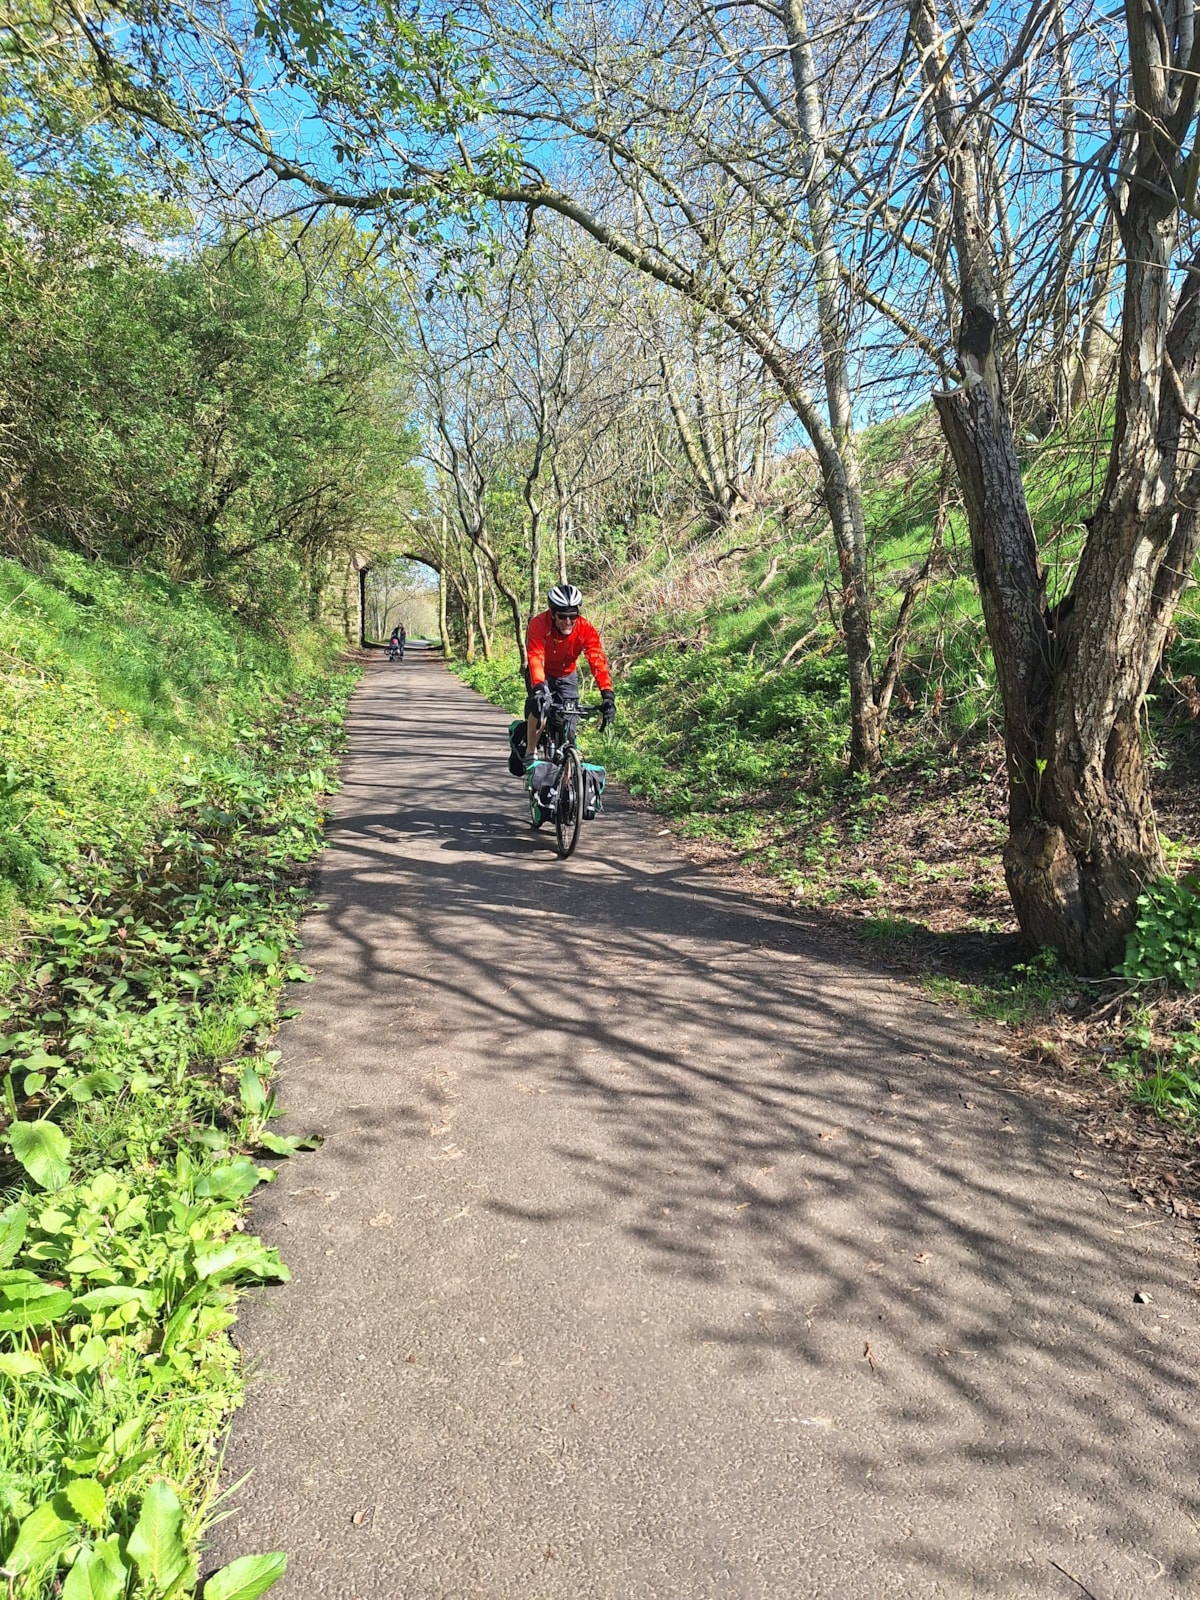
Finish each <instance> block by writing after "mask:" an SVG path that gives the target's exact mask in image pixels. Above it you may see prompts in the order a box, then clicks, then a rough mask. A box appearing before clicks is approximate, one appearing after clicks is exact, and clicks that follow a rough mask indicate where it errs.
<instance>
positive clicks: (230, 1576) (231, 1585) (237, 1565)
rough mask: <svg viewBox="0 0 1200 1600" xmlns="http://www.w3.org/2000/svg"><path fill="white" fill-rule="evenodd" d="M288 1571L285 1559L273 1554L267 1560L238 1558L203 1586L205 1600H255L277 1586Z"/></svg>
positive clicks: (284, 1556)
mask: <svg viewBox="0 0 1200 1600" xmlns="http://www.w3.org/2000/svg"><path fill="white" fill-rule="evenodd" d="M286 1570H287V1556H286V1555H285V1554H284V1553H283V1551H282V1550H276V1551H274V1552H272V1554H271V1555H268V1556H239V1557H238V1559H237V1560H236V1561H231V1562H230V1563H229V1565H228V1566H227V1567H222V1568H221V1570H220V1572H214V1573H213V1575H212V1577H211V1578H210V1579H209V1580H208V1582H207V1583H206V1584H205V1585H204V1600H258V1597H259V1595H260V1594H266V1592H267V1590H268V1589H270V1588H271V1587H272V1586H273V1585H274V1584H276V1583H278V1582H279V1580H280V1578H282V1577H283V1574H284V1572H285V1571H286Z"/></svg>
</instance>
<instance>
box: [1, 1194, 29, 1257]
mask: <svg viewBox="0 0 1200 1600" xmlns="http://www.w3.org/2000/svg"><path fill="white" fill-rule="evenodd" d="M28 1226H29V1213H28V1211H26V1209H25V1207H24V1206H20V1205H17V1206H9V1207H8V1208H7V1209H6V1210H4V1211H0V1267H7V1266H8V1265H9V1264H10V1263H11V1262H12V1261H13V1259H14V1258H15V1256H16V1254H17V1251H18V1250H19V1249H20V1248H21V1243H22V1241H23V1240H24V1238H25V1229H26V1228H27V1227H28Z"/></svg>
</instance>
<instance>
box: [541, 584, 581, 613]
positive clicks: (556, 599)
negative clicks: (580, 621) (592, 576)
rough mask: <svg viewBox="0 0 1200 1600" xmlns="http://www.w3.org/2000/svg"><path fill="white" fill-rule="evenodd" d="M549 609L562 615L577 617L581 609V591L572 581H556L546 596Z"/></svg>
mask: <svg viewBox="0 0 1200 1600" xmlns="http://www.w3.org/2000/svg"><path fill="white" fill-rule="evenodd" d="M546 603H547V605H548V606H549V607H550V609H551V611H557V612H559V613H560V614H561V615H563V616H568V617H577V616H578V615H579V613H580V612H581V611H582V610H583V592H582V590H580V589H577V588H576V587H575V585H574V584H573V583H556V584H555V585H554V587H553V589H551V590H550V593H549V594H548V595H547V596H546Z"/></svg>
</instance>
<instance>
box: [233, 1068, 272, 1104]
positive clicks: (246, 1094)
mask: <svg viewBox="0 0 1200 1600" xmlns="http://www.w3.org/2000/svg"><path fill="white" fill-rule="evenodd" d="M238 1094H239V1096H240V1097H241V1101H242V1104H243V1105H244V1106H245V1108H246V1110H247V1111H250V1112H252V1113H253V1114H254V1115H255V1116H261V1115H262V1113H263V1112H264V1111H265V1110H266V1108H267V1091H266V1090H265V1089H264V1088H263V1082H262V1079H261V1078H260V1077H259V1075H258V1073H257V1072H255V1070H254V1068H253V1067H247V1068H246V1070H245V1071H244V1072H243V1073H242V1076H241V1078H240V1080H239V1082H238Z"/></svg>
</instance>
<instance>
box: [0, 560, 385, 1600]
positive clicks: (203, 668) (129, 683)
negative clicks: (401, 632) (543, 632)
mask: <svg viewBox="0 0 1200 1600" xmlns="http://www.w3.org/2000/svg"><path fill="white" fill-rule="evenodd" d="M353 676H354V675H353V674H352V673H350V672H348V671H346V670H345V669H343V668H339V667H338V666H337V665H336V662H335V655H334V651H333V649H332V646H331V644H330V642H329V641H328V640H327V639H324V638H322V637H318V636H317V635H316V634H315V633H314V634H313V635H312V636H310V637H308V638H307V639H302V640H298V641H294V642H293V643H292V644H291V645H290V647H285V646H284V645H283V644H282V643H280V642H279V641H274V640H271V639H268V638H265V637H263V636H262V635H260V634H256V633H254V632H252V631H250V630H248V629H246V628H244V627H242V626H240V625H239V624H237V623H236V622H235V621H234V619H233V618H231V616H230V615H229V614H228V613H225V612H223V611H222V610H221V609H220V608H219V607H218V606H216V605H214V604H211V603H208V602H206V601H205V600H203V599H202V598H200V597H198V595H197V594H196V593H195V592H194V591H188V590H182V589H177V588H173V587H172V586H171V585H169V584H167V583H166V582H164V581H162V580H160V579H154V578H151V577H147V576H138V575H135V574H131V573H128V572H116V571H113V570H111V569H106V568H104V567H102V566H98V565H93V564H90V563H87V562H84V561H82V560H80V559H78V558H72V557H67V556H61V555H60V556H56V557H55V558H54V559H53V562H52V565H51V566H50V568H49V569H48V571H47V572H45V573H44V574H43V575H40V576H35V575H33V574H31V573H29V572H28V571H25V570H24V569H22V568H20V567H18V566H16V565H14V564H13V563H11V562H3V563H0V751H2V755H0V1033H2V1034H3V1035H4V1037H3V1038H2V1039H0V1050H2V1051H3V1067H4V1069H5V1071H4V1075H3V1077H2V1078H0V1087H2V1089H3V1095H4V1109H3V1114H2V1125H3V1128H4V1136H3V1150H2V1154H0V1164H2V1170H0V1182H2V1183H3V1185H4V1197H3V1204H4V1206H5V1209H4V1211H3V1215H2V1216H0V1388H2V1390H3V1405H2V1406H0V1557H2V1559H0V1567H2V1568H3V1570H4V1576H5V1577H6V1578H7V1579H8V1582H9V1586H10V1593H15V1594H16V1595H19V1596H22V1597H28V1600H40V1597H43V1596H51V1595H58V1594H60V1593H61V1594H62V1595H63V1597H64V1600H80V1597H83V1600H88V1597H91V1600H110V1597H111V1600H119V1597H126V1596H145V1597H150V1596H155V1597H165V1596H172V1597H177V1596H190V1595H192V1594H193V1593H198V1592H199V1589H198V1588H197V1584H198V1568H199V1563H198V1558H197V1550H198V1547H199V1542H200V1540H201V1537H202V1534H203V1530H204V1528H205V1526H206V1525H207V1523H208V1522H210V1521H211V1518H212V1515H213V1509H214V1500H213V1497H214V1493H215V1480H216V1466H217V1452H218V1449H219V1444H220V1439H221V1436H222V1432H223V1429H224V1427H225V1424H226V1422H227V1420H228V1417H229V1415H230V1412H231V1411H232V1409H233V1408H234V1407H235V1406H237V1404H238V1403H239V1401H240V1397H241V1382H242V1380H241V1373H240V1368H239V1361H238V1355H237V1351H236V1349H235V1347H234V1345H233V1343H232V1342H231V1340H230V1337H229V1333H228V1329H229V1325H230V1324H231V1322H232V1321H233V1318H234V1308H235V1304H236V1301H237V1297H238V1293H239V1289H240V1288H241V1286H243V1285H245V1284H251V1283H261V1282H264V1281H268V1280H271V1279H279V1278H282V1277H286V1275H287V1269H286V1267H285V1265H284V1264H283V1262H282V1261H280V1259H279V1258H278V1256H277V1255H276V1254H275V1252H274V1251H273V1250H270V1249H267V1248H266V1247H264V1246H263V1245H262V1243H261V1242H260V1241H259V1240H257V1239H255V1238H253V1237H252V1236H250V1235H249V1234H247V1233H246V1232H245V1231H244V1228H245V1224H244V1221H243V1213H244V1208H245V1200H246V1197H247V1196H248V1195H249V1194H250V1192H251V1191H252V1190H253V1189H254V1188H255V1187H256V1186H257V1185H258V1184H259V1183H260V1182H263V1181H267V1180H269V1179H270V1178H271V1177H272V1176H273V1173H272V1171H271V1170H270V1168H268V1167H264V1166H262V1165H261V1164H260V1161H261V1158H262V1157H263V1156H266V1155H269V1156H272V1157H280V1156H285V1155H287V1154H289V1153H290V1152H291V1150H292V1149H293V1148H294V1147H295V1141H291V1140H284V1139H280V1138H279V1137H277V1136H275V1135H273V1134H272V1133H271V1132H270V1131H269V1122H270V1118H271V1115H272V1112H273V1110H274V1106H273V1100H272V1096H271V1091H270V1088H269V1080H270V1075H271V1070H272V1063H273V1060H274V1058H275V1052H274V1051H272V1050H271V1048H270V1035H271V1031H272V1029H273V1027H274V1024H275V1021H276V1018H277V1017H278V1016H279V1015H280V1011H279V1006H280V997H281V993H282V990H283V985H284V983H285V982H286V981H287V980H289V979H295V978H300V977H302V976H304V974H303V972H302V969H301V968H299V967H298V966H296V965H295V964H294V960H293V957H292V955H290V954H289V951H290V949H291V948H292V946H293V944H294V938H295V929H296V921H297V917H298V914H299V911H300V909H301V906H302V904H303V901H304V897H305V884H304V873H303V870H302V864H303V863H304V862H306V861H308V860H310V859H311V857H312V856H313V855H314V854H315V853H316V852H317V851H318V850H319V848H320V844H321V823H322V820H323V816H322V806H323V798H322V797H323V795H324V794H325V793H326V792H327V791H328V790H329V788H330V787H331V786H332V784H333V780H334V769H335V764H336V754H337V750H338V748H339V744H340V739H341V729H342V723H343V717H344V708H345V703H346V700H347V698H348V695H349V691H350V689H351V687H352V684H353ZM282 1563H283V1558H282V1556H247V1557H245V1558H242V1559H240V1560H239V1561H237V1562H235V1563H234V1564H233V1566H232V1567H231V1568H227V1569H226V1570H225V1572H224V1573H223V1574H220V1575H215V1576H211V1577H210V1578H209V1579H208V1581H207V1583H206V1585H205V1586H204V1590H203V1592H204V1595H205V1596H206V1597H208V1600H229V1597H230V1596H235V1595H236V1596H241V1597H243V1600H249V1597H252V1596H254V1595H257V1594H260V1593H262V1592H263V1591H264V1590H265V1589H266V1588H267V1587H269V1586H270V1584H271V1582H272V1581H273V1580H274V1578H275V1577H277V1576H278V1574H279V1572H280V1571H281V1570H282Z"/></svg>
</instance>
